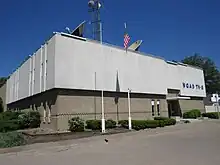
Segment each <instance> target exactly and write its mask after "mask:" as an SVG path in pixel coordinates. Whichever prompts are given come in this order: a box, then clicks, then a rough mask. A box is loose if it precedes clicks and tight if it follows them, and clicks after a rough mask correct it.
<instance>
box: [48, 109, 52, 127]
mask: <svg viewBox="0 0 220 165" xmlns="http://www.w3.org/2000/svg"><path fill="white" fill-rule="evenodd" d="M50 122H51V109H50V108H48V124H50Z"/></svg>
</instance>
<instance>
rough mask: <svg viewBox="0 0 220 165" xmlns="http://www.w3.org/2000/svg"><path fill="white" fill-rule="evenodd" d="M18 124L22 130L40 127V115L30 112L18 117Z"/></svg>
mask: <svg viewBox="0 0 220 165" xmlns="http://www.w3.org/2000/svg"><path fill="white" fill-rule="evenodd" d="M18 123H19V125H20V128H21V129H25V128H37V127H40V123H41V120H40V113H39V112H37V111H28V112H25V113H23V114H20V115H19V116H18Z"/></svg>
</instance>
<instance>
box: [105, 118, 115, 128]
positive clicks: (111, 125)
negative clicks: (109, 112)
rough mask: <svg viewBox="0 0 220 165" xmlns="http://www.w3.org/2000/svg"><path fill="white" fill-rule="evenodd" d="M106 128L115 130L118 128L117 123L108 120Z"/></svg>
mask: <svg viewBox="0 0 220 165" xmlns="http://www.w3.org/2000/svg"><path fill="white" fill-rule="evenodd" d="M105 127H106V128H115V127H116V121H114V120H112V119H108V120H106V121H105Z"/></svg>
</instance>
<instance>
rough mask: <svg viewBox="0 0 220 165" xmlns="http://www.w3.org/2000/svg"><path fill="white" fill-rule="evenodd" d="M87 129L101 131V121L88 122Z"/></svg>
mask: <svg viewBox="0 0 220 165" xmlns="http://www.w3.org/2000/svg"><path fill="white" fill-rule="evenodd" d="M86 128H87V129H92V130H101V128H102V126H101V120H87V121H86Z"/></svg>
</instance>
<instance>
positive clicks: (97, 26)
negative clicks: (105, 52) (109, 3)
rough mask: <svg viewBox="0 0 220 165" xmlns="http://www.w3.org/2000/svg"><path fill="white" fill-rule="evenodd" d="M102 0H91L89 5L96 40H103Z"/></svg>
mask: <svg viewBox="0 0 220 165" xmlns="http://www.w3.org/2000/svg"><path fill="white" fill-rule="evenodd" d="M100 1H101V0H89V2H88V7H89V12H90V13H91V17H92V20H91V24H92V27H93V30H92V36H93V39H94V40H97V41H100V42H101V40H102V25H101V19H100V9H101V6H102V5H101V2H100Z"/></svg>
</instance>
